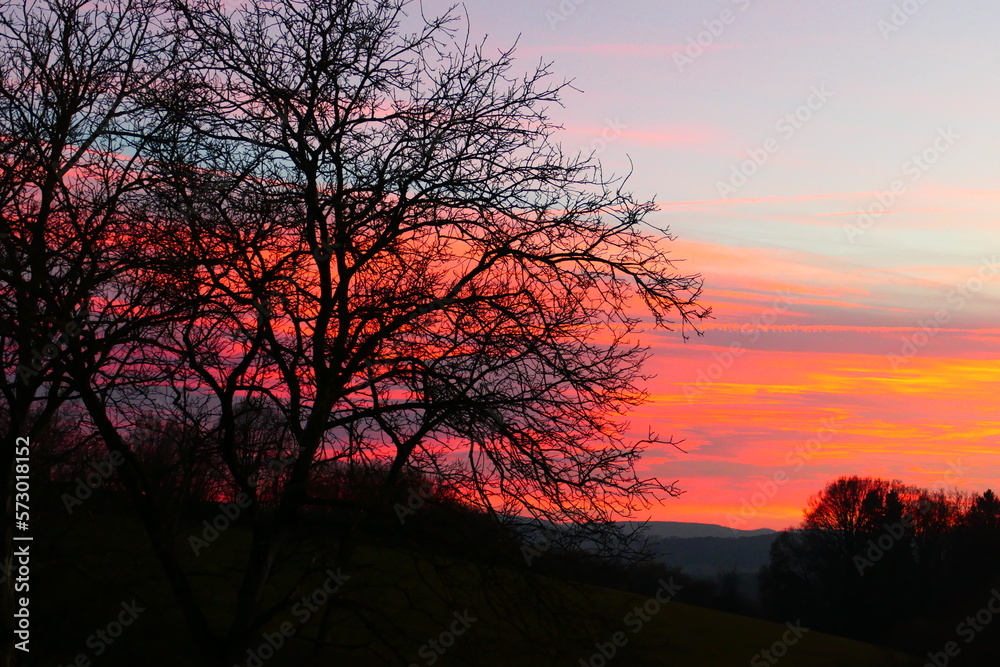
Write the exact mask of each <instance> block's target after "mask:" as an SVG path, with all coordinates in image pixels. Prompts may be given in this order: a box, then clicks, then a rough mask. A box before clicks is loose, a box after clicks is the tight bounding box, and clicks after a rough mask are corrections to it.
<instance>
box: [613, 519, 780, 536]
mask: <svg viewBox="0 0 1000 667" xmlns="http://www.w3.org/2000/svg"><path fill="white" fill-rule="evenodd" d="M623 523H626V524H627V525H631V526H637V525H638V524H636V523H634V522H623ZM646 526H647V527H648V529H647V532H646V534H647V535H648V536H649V537H730V538H733V537H753V536H755V535H776V534H777V531H774V530H771V529H770V528H758V529H757V530H737V529H736V528H727V527H726V526H719V525H716V524H714V523H685V522H683V521H649V522H647V523H646Z"/></svg>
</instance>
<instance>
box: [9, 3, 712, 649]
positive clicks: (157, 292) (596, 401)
mask: <svg viewBox="0 0 1000 667" xmlns="http://www.w3.org/2000/svg"><path fill="white" fill-rule="evenodd" d="M8 7H10V8H13V9H16V11H13V12H8V11H7V9H8ZM410 10H413V11H410ZM456 21H457V16H456V15H455V14H453V13H448V14H446V15H444V16H442V17H439V18H432V19H425V18H424V17H423V16H422V15H421V14H420V12H418V11H416V10H415V7H413V6H412V5H411V4H410V3H409V2H403V1H397V0H370V1H362V0H265V1H262V2H256V3H252V4H248V5H246V6H243V7H241V8H239V9H237V10H233V11H231V10H229V9H227V8H226V7H225V5H224V4H222V3H218V2H212V1H207V0H206V1H201V0H179V1H177V2H174V3H170V4H163V5H161V4H158V3H157V2H156V1H155V0H149V1H145V0H143V1H142V2H129V1H126V0H114V1H112V2H110V3H102V4H101V5H100V6H99V7H95V8H87V7H85V6H83V5H80V4H78V3H70V2H66V1H64V0H49V1H48V2H42V3H39V4H23V5H15V4H14V3H6V4H5V5H4V19H3V23H2V26H3V29H4V33H3V35H2V39H3V45H2V49H3V55H4V56H5V59H4V60H5V63H4V65H3V66H7V63H15V66H14V69H12V70H9V75H5V76H4V77H3V78H2V82H3V83H2V87H3V92H2V96H3V104H4V106H3V108H2V109H0V112H2V113H0V117H2V118H0V122H2V123H3V125H2V128H0V140H3V141H4V142H6V145H5V152H4V160H5V161H6V162H5V171H4V178H5V179H6V180H5V181H4V184H3V185H4V188H6V189H4V190H3V192H2V193H0V194H2V197H3V199H2V203H3V218H4V224H5V225H6V230H5V235H4V240H3V243H4V252H5V259H9V260H10V262H9V263H7V264H4V266H5V269H4V270H5V271H7V268H6V267H9V271H7V272H6V273H4V274H3V275H2V276H0V288H2V289H3V290H4V292H3V302H2V303H3V307H4V308H5V312H4V313H3V315H4V316H5V318H6V320H5V321H8V322H13V323H14V326H13V330H12V331H10V332H7V331H6V330H5V332H4V335H5V336H7V337H6V338H4V355H5V356H4V364H5V371H6V373H7V376H8V377H10V376H12V375H13V373H14V371H15V370H16V368H17V365H18V364H21V365H23V364H24V363H26V362H28V361H30V359H31V352H32V347H33V346H34V345H36V344H37V341H38V340H39V339H40V338H44V337H45V336H47V335H49V333H50V330H51V328H52V327H53V326H55V323H61V322H64V321H79V325H80V329H81V331H82V333H81V334H80V335H79V336H77V337H75V338H72V339H71V340H68V341H67V343H66V347H65V350H64V351H63V352H61V353H60V355H58V356H57V357H55V358H52V359H49V360H48V361H46V363H44V364H43V365H42V369H40V371H39V373H37V374H32V375H30V376H29V381H28V382H27V384H26V385H24V386H20V385H19V386H16V387H15V385H13V384H11V385H9V386H8V388H7V392H6V394H5V400H7V402H8V405H9V406H10V407H11V414H12V415H13V417H12V420H11V422H10V425H9V427H8V428H7V432H6V433H5V438H6V439H5V443H7V444H10V443H13V441H14V439H15V438H16V437H19V436H20V435H23V434H25V433H27V432H29V431H30V429H31V428H33V426H32V425H31V424H29V423H28V419H27V415H28V414H29V410H28V408H29V407H30V406H32V405H33V404H34V403H35V402H37V401H38V400H39V397H41V400H42V401H43V402H44V401H49V402H50V403H51V405H52V409H55V407H57V404H58V403H59V402H61V401H72V402H74V403H75V404H76V405H80V406H83V407H84V408H85V410H86V414H87V419H86V420H85V422H84V423H83V424H82V427H83V428H86V429H89V430H90V431H91V432H93V433H95V434H97V435H98V436H99V437H100V439H101V440H102V441H103V442H104V443H105V445H106V446H107V447H108V448H109V449H110V450H112V451H115V452H118V453H119V454H121V455H122V456H123V457H124V460H125V464H124V465H123V466H122V471H121V472H122V477H123V480H124V483H125V486H126V488H127V490H128V493H129V494H130V496H131V498H132V499H133V502H134V504H135V506H136V507H137V508H138V509H139V510H140V515H141V518H142V521H143V523H144V525H145V528H146V530H147V532H148V534H149V535H150V538H151V543H152V546H153V549H154V552H155V553H156V556H157V558H158V559H159V561H160V564H161V566H162V567H163V570H164V572H165V574H166V576H167V579H168V581H169V583H170V586H171V589H172V591H173V594H174V595H175V597H176V599H177V601H178V604H179V607H180V610H181V612H182V613H183V615H184V617H185V619H186V621H187V623H188V625H189V627H190V629H191V632H192V634H193V636H194V637H195V638H196V640H197V642H198V643H199V645H200V646H201V648H202V650H203V652H204V653H205V654H206V655H208V656H211V657H212V659H213V660H215V661H217V662H218V663H219V664H231V663H232V660H233V659H234V658H235V657H239V656H241V655H242V650H243V648H244V647H245V645H246V644H247V642H249V641H250V640H251V639H252V638H253V636H254V635H255V633H257V632H259V629H260V627H261V625H262V624H263V623H264V622H265V621H266V620H267V619H268V618H270V617H271V616H272V615H273V614H274V610H275V609H276V608H279V607H280V605H281V604H283V603H288V602H289V601H290V600H292V599H293V597H294V594H295V593H296V589H295V588H292V589H290V590H287V591H285V592H284V593H283V594H282V596H283V597H281V598H280V599H279V600H278V601H277V602H275V601H273V600H268V601H266V600H265V592H266V591H267V589H268V586H269V585H271V584H272V582H273V580H274V572H275V568H277V567H278V566H279V565H280V557H281V554H282V549H283V545H285V544H286V543H287V542H288V540H289V539H291V537H292V536H293V535H294V534H295V530H296V525H297V520H298V519H299V518H300V517H301V516H302V513H303V511H304V510H307V509H309V508H315V507H330V506H331V505H340V506H342V507H345V508H346V509H347V510H351V511H353V512H354V513H353V514H352V519H351V521H349V522H347V523H346V524H345V525H344V526H343V527H342V530H341V533H340V548H339V549H338V550H337V555H336V557H337V559H339V560H338V564H340V565H347V564H349V563H350V558H351V554H352V550H353V544H354V542H355V538H356V534H357V529H358V527H359V526H360V525H361V524H362V523H363V522H364V521H365V517H366V516H368V513H370V510H368V509H366V508H364V507H358V506H357V505H356V504H354V505H352V503H353V500H354V499H352V498H351V497H345V496H344V494H340V493H338V492H337V491H336V489H334V488H331V486H332V485H331V484H330V483H329V480H330V479H331V473H330V471H331V470H336V469H347V470H351V471H363V470H366V469H367V470H385V474H384V476H381V477H379V476H376V479H378V480H380V481H379V484H380V485H381V486H380V490H379V494H378V496H377V497H378V498H379V499H380V501H381V503H382V505H383V507H385V508H388V507H390V506H391V502H390V501H391V500H393V498H394V496H395V494H396V493H397V491H398V487H399V484H400V482H402V481H404V480H406V479H413V478H415V477H414V476H429V477H430V478H434V479H436V480H438V481H439V482H441V483H444V484H446V485H447V487H448V488H452V489H457V490H458V492H459V493H461V494H462V496H463V498H464V499H465V500H466V502H467V503H468V504H469V505H471V506H474V507H476V508H478V509H479V510H480V511H483V512H486V513H488V514H491V515H492V516H493V517H494V519H495V520H498V521H502V520H506V519H507V518H508V517H510V516H512V515H524V516H528V517H532V518H534V519H535V520H537V521H539V522H543V521H547V522H569V523H572V524H575V525H577V526H581V527H585V528H587V529H591V533H592V537H593V539H594V540H595V541H596V543H598V544H603V545H613V544H615V543H617V538H618V535H616V533H615V528H614V525H613V524H612V523H611V520H612V519H613V518H615V517H617V516H618V515H628V514H629V513H630V512H632V511H633V510H635V509H636V508H638V507H642V506H644V505H645V504H646V503H648V502H650V501H651V500H653V499H655V498H658V497H659V498H662V497H666V496H670V495H674V494H676V493H677V490H676V489H675V488H674V487H673V485H670V484H664V483H662V482H660V481H659V480H656V479H644V478H641V477H640V476H638V475H637V474H636V471H635V464H636V462H637V460H638V458H639V456H640V455H641V453H642V451H643V449H644V448H645V447H646V446H648V445H649V444H651V443H654V442H666V443H669V442H670V441H669V440H660V439H659V438H656V437H655V436H651V437H650V438H649V439H646V440H642V441H635V440H633V439H630V438H628V437H626V434H625V426H626V425H625V423H624V422H623V421H622V415H623V413H624V412H625V411H626V410H627V409H628V408H630V407H631V406H634V405H636V404H637V403H639V402H640V401H641V400H642V399H643V393H642V391H641V389H640V388H639V382H640V381H641V380H642V379H644V376H643V374H642V363H643V361H644V359H645V356H646V351H645V350H644V349H643V348H642V347H641V346H639V345H637V344H636V342H635V336H634V333H635V331H636V328H637V327H638V326H639V324H640V323H641V321H642V317H640V315H638V314H637V313H638V312H639V311H640V310H644V311H645V317H648V318H650V319H651V320H652V321H653V322H655V324H657V325H659V326H664V327H669V326H671V325H673V324H678V323H679V325H680V326H681V329H682V333H683V334H684V335H685V336H686V335H687V330H688V328H689V327H690V326H691V324H692V321H693V320H694V319H696V318H700V317H704V316H705V315H707V311H706V309H704V308H703V307H702V306H700V305H699V303H698V297H699V295H700V286H701V281H700V278H699V277H698V276H696V275H688V274H684V273H681V272H678V270H677V269H676V266H675V264H674V262H673V261H672V260H671V258H670V256H669V251H668V248H667V241H669V240H670V237H669V235H667V234H666V233H665V232H660V231H658V230H655V229H653V228H652V227H650V226H649V224H648V221H647V220H646V218H647V216H648V214H649V213H650V212H651V211H653V210H654V208H655V206H654V204H653V203H652V202H646V201H639V200H636V199H634V198H633V197H632V196H631V195H630V194H628V193H627V192H625V191H624V190H623V189H622V183H621V181H618V180H615V179H611V178H607V177H605V176H604V175H603V173H602V172H601V170H600V166H599V164H597V163H596V162H595V161H593V160H592V159H591V157H590V156H579V155H578V156H573V155H565V154H564V153H563V152H562V150H561V148H560V147H559V145H558V144H557V143H555V141H554V139H553V132H554V131H555V130H556V127H555V126H554V125H553V124H552V123H551V121H550V120H549V119H548V117H547V115H546V106H547V105H549V104H554V103H557V102H558V101H559V98H560V93H561V92H562V91H563V90H564V88H565V86H566V84H552V83H550V78H551V77H550V74H549V72H548V69H547V67H545V66H540V67H538V68H537V69H535V70H534V71H529V72H527V73H526V74H523V75H521V74H518V73H517V72H516V70H515V67H514V61H513V58H512V52H510V51H507V52H501V53H499V54H498V55H496V56H491V55H488V54H487V52H486V50H485V48H484V47H482V46H477V45H472V44H469V43H468V42H467V41H466V40H465V39H464V37H463V35H462V33H460V32H459V31H458V26H457V23H456ZM52 63H55V66H52ZM42 64H44V66H43V65H42ZM36 91H38V92H36ZM67 96H69V97H67ZM23 276H30V278H28V279H24V278H23ZM43 316H44V317H43ZM46 318H47V319H46ZM43 321H46V322H51V323H52V324H48V325H45V326H43V325H42V324H41V323H42V322H43ZM46 327H48V328H46ZM54 397H55V398H54ZM163 424H171V429H176V432H177V433H180V434H184V436H183V438H184V440H185V443H186V444H185V445H184V446H185V447H188V448H187V449H184V447H181V445H180V443H179V442H177V441H176V440H172V439H171V438H172V436H170V434H169V433H167V432H166V431H165V430H163V429H159V431H158V433H159V435H158V436H157V440H156V444H157V447H154V448H152V449H150V448H149V447H146V450H143V447H142V446H137V444H138V443H137V442H136V440H135V438H134V436H133V434H134V432H135V430H136V429H137V428H140V427H141V428H146V429H147V430H148V429H151V428H154V427H155V428H159V426H157V425H163ZM160 436H163V437H160ZM251 436H253V437H251ZM171 442H174V443H175V444H177V446H178V451H177V452H176V454H175V455H173V456H163V451H162V448H161V447H160V445H163V444H164V443H166V446H168V447H169V446H170V443H171ZM192 442H196V443H197V447H195V448H193V449H192V448H191V447H193V445H191V443H192ZM189 445H190V446H189ZM206 448H207V449H206ZM7 451H8V449H4V452H5V456H6V455H7V454H6V452H7ZM195 451H197V455H195V453H194V452H195ZM154 454H155V456H154ZM206 460H207V461H211V462H213V463H214V465H215V466H216V470H215V471H214V472H213V473H212V478H213V479H212V480H211V481H212V484H209V485H208V487H209V488H218V489H220V490H221V491H220V493H222V494H223V496H222V497H220V499H229V500H232V499H234V498H235V497H237V496H242V495H245V496H246V497H248V498H249V499H250V503H251V504H250V508H249V510H248V517H249V518H248V521H249V524H250V530H251V531H252V538H251V541H250V545H251V546H250V547H249V550H248V552H247V554H246V562H245V567H244V568H243V570H242V573H241V577H242V579H241V583H240V587H239V591H238V594H237V598H236V603H235V605H234V609H235V611H234V613H233V616H232V618H231V619H229V620H230V622H229V623H228V627H226V628H225V629H224V630H222V631H221V632H219V631H218V630H217V629H216V628H214V627H213V626H212V624H210V623H209V622H208V620H207V618H206V615H205V610H204V608H203V607H202V605H201V602H200V601H199V599H198V597H197V595H196V594H195V591H194V589H193V587H192V582H191V579H190V576H189V574H188V573H187V572H185V570H184V567H183V566H182V565H181V562H180V560H179V558H178V554H177V553H176V547H175V545H174V544H173V543H172V542H171V540H170V539H169V536H170V535H171V529H170V525H171V523H170V518H169V517H168V516H165V515H164V511H163V507H164V505H163V503H162V502H161V501H160V500H158V498H159V497H161V496H162V494H163V491H162V490H161V489H160V487H159V486H158V484H157V481H156V479H154V478H153V477H152V476H151V475H152V473H153V471H154V469H153V468H151V467H150V466H151V465H152V464H154V463H155V464H156V465H157V466H160V468H159V469H161V470H170V471H175V472H176V474H178V475H180V476H181V478H183V477H184V476H185V475H187V476H188V477H190V474H191V471H192V470H196V469H197V467H192V466H196V463H195V462H198V463H197V465H203V463H204V461H206ZM274 461H280V464H279V465H278V470H277V474H274V475H267V474H261V470H262V468H264V469H267V468H268V467H271V464H272V463H273V462H274ZM8 463H9V461H8ZM182 464H183V465H182ZM185 466H187V467H185ZM7 470H8V473H9V466H8V468H7ZM185 470H186V471H187V472H185ZM0 472H3V471H2V470H0ZM175 472H171V474H175ZM8 478H9V474H6V475H5V476H4V479H8ZM333 478H334V479H335V478H336V476H335V475H334V476H333ZM215 480H217V485H216V481H215ZM324 480H325V481H324ZM213 485H216V486H213ZM5 525H6V524H5ZM5 530H6V529H5ZM8 537H9V536H8ZM8 543H9V540H8Z"/></svg>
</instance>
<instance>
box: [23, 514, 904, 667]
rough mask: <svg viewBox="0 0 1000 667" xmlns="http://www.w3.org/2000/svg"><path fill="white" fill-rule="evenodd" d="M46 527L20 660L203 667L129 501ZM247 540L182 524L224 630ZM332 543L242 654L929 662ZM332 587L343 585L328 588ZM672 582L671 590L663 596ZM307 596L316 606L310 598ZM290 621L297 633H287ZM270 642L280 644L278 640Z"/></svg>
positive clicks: (696, 663)
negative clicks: (341, 549) (194, 538)
mask: <svg viewBox="0 0 1000 667" xmlns="http://www.w3.org/2000/svg"><path fill="white" fill-rule="evenodd" d="M94 509H95V510H96V508H94ZM41 526H42V528H40V530H44V532H45V535H44V539H41V536H40V537H39V538H36V540H37V541H36V544H37V545H38V546H39V547H40V549H39V551H38V558H39V564H38V567H37V569H36V570H35V573H34V575H33V580H34V582H35V587H34V590H35V597H34V598H33V604H32V609H33V613H34V619H35V621H34V622H35V627H36V635H35V642H36V643H35V646H33V651H32V659H31V660H29V661H28V662H25V663H24V664H30V665H70V664H74V661H79V657H78V656H80V655H83V656H85V658H86V659H88V660H90V661H91V664H94V665H112V666H114V665H128V666H130V667H139V666H149V667H160V666H167V665H169V666H186V665H201V664H203V662H202V661H201V658H200V657H199V655H198V653H197V652H196V651H195V649H194V648H193V645H192V642H191V639H190V637H189V635H188V633H187V631H186V629H185V626H184V624H183V620H182V618H181V616H180V614H179V613H178V612H177V610H176V605H175V604H174V602H173V598H172V595H171V593H170V589H169V588H168V587H167V585H166V583H165V581H164V578H163V577H162V575H161V573H160V570H159V566H158V565H157V563H156V561H155V559H154V557H153V555H152V552H151V551H150V549H149V547H148V545H147V542H146V539H145V536H144V534H143V533H142V532H141V530H140V529H139V527H138V525H137V524H136V522H135V521H134V520H132V519H131V518H129V516H128V515H127V514H126V513H123V512H120V511H102V512H100V513H98V512H96V511H95V512H94V514H91V515H89V516H88V515H86V514H81V515H77V516H75V517H74V520H73V521H72V522H71V523H65V517H59V516H58V515H55V516H54V517H53V520H51V521H43V522H41ZM248 539H249V535H248V532H247V531H246V530H244V529H241V528H237V527H234V528H230V529H229V530H227V531H225V532H223V533H222V534H221V535H220V537H219V538H218V540H216V541H214V542H212V543H211V544H210V545H209V546H207V547H205V548H203V549H202V552H201V554H200V555H199V556H198V557H195V555H194V553H193V551H192V550H191V549H190V548H189V546H188V540H187V535H183V534H182V535H178V537H177V540H178V542H177V544H178V548H179V549H180V550H182V551H183V552H184V553H186V554H187V556H186V559H185V561H186V562H185V567H186V568H187V570H188V571H189V572H191V573H192V575H193V580H194V584H195V590H196V591H197V594H198V596H199V597H200V599H201V602H202V605H203V608H204V609H205V610H206V612H207V614H208V616H209V618H210V619H211V620H212V622H213V624H215V625H216V631H221V630H222V629H223V627H224V622H225V619H226V618H227V617H228V616H229V615H230V614H231V613H232V612H233V609H234V606H235V598H234V593H233V591H234V590H235V587H236V584H237V582H238V580H239V562H240V554H241V553H242V552H243V551H244V550H245V549H246V547H247V544H248ZM328 548H329V538H328V537H324V536H323V535H322V534H320V535H318V536H316V537H315V538H314V539H311V540H309V541H306V542H303V543H302V544H301V545H299V547H298V548H297V549H296V550H295V551H293V552H290V553H289V554H288V558H287V560H285V561H284V563H283V566H282V567H281V569H280V570H279V571H278V576H277V577H276V581H275V585H274V586H273V588H272V595H273V598H274V599H277V597H278V595H279V594H280V593H281V592H284V591H287V590H292V589H294V590H295V600H298V601H300V604H299V605H298V606H297V607H296V606H293V607H291V608H285V609H283V610H281V611H279V612H278V613H277V614H276V615H275V616H274V618H273V619H272V621H271V622H270V623H269V624H268V625H267V626H266V627H264V628H262V629H261V631H260V642H259V645H258V647H257V648H256V649H253V650H252V652H251V653H250V654H248V655H247V656H246V657H245V659H244V660H243V661H241V662H239V663H238V664H239V665H241V666H242V665H250V666H255V665H269V666H279V665H338V666H340V665H359V666H367V665H402V666H404V667H409V666H411V665H421V666H422V665H431V664H433V665H438V666H449V665H454V666H480V665H481V666H484V667H494V666H495V667H510V666H512V665H517V666H522V665H523V666H524V667H533V666H536V665H537V666H538V667H543V666H544V667H547V666H550V665H566V666H567V667H575V666H579V665H595V666H600V665H604V664H607V665H623V666H628V667H643V666H647V665H648V666H659V665H664V666H667V665H672V666H677V667H688V666H690V667H714V666H720V667H723V666H725V667H729V666H736V665H751V666H752V667H754V666H757V665H771V664H781V665H782V666H787V667H807V666H829V667H834V666H844V667H868V666H870V667H876V666H878V667H881V666H885V667H889V666H891V665H892V666H899V667H904V666H907V667H909V666H911V665H912V666H914V667H919V665H920V664H921V663H920V662H919V661H916V660H912V659H909V660H908V659H906V658H905V657H903V656H900V655H895V654H892V653H890V652H888V651H886V650H883V649H879V648H876V647H873V646H870V645H866V644H862V643H858V642H854V641H849V640H845V639H841V638H837V637H832V636H829V635H824V634H821V633H818V632H812V631H805V632H803V630H801V629H800V630H799V631H798V632H794V631H792V630H790V629H789V627H786V626H783V625H779V624H774V623H768V622H764V621H760V620H755V619H750V618H745V617H740V616H735V615H731V614H725V613H721V612H717V611H712V610H708V609H701V608H698V607H692V606H688V605H684V604H681V603H677V602H673V601H669V602H666V603H660V602H659V601H656V600H655V599H654V598H643V597H640V596H635V595H630V594H627V593H622V592H618V591H611V590H607V589H601V588H595V587H586V586H571V585H568V584H566V583H564V582H561V581H557V580H553V579H551V578H546V577H532V578H531V579H530V580H528V581H525V580H524V578H523V577H521V576H518V575H515V574H513V573H511V572H510V571H509V570H506V569H504V568H493V567H487V566H482V565H477V566H474V565H472V564H470V563H469V562H467V561H464V560H459V559H454V558H450V557H448V555H447V554H442V553H432V552H427V551H425V552H421V553H414V552H411V551H406V550H401V549H399V548H393V547H388V546H384V545H383V546H377V545H374V544H368V545H365V546H363V547H362V548H360V549H359V550H358V552H357V554H356V556H355V557H354V558H353V559H352V562H351V564H350V566H349V567H348V568H343V570H342V571H341V572H340V573H339V574H338V573H337V571H336V570H331V571H330V573H329V574H328V573H326V571H325V568H324V563H323V562H322V560H321V557H322V554H323V553H324V551H325V550H327V549H328ZM305 572H310V574H308V575H307V576H305V577H304V578H303V576H302V575H303V573H305ZM530 574H531V573H530V572H529V576H530ZM331 575H337V576H336V577H335V578H334V577H332V576H331ZM665 583H669V582H665ZM324 584H326V585H327V590H329V589H336V590H335V592H334V593H333V594H332V595H330V596H326V595H323V594H319V591H322V590H324V589H323V586H324ZM338 586H339V587H338ZM668 595H669V592H668V591H667V590H666V589H664V591H663V595H662V597H664V598H666V597H667V596H668ZM303 597H304V598H305V599H306V600H307V601H308V602H309V603H311V604H312V605H313V609H312V610H310V607H309V606H308V605H304V604H301V600H302V598H303ZM326 597H329V601H327V600H326V599H323V598H326ZM133 601H134V604H133ZM129 605H132V607H130V608H131V609H141V611H139V612H138V613H137V614H135V618H134V620H131V622H130V624H129V625H128V626H127V627H125V628H124V629H123V630H122V632H121V633H120V636H118V637H116V638H114V639H113V641H110V642H104V641H103V640H102V639H101V635H100V634H97V633H98V631H101V630H109V629H111V630H113V629H114V628H109V627H108V626H109V624H112V623H113V622H114V621H115V619H116V618H118V617H119V616H120V615H121V614H122V613H124V612H123V609H125V608H127V607H129ZM790 620H791V621H793V622H794V620H795V619H790ZM793 625H794V623H793ZM283 628H284V630H285V631H286V633H287V631H289V630H290V631H291V632H290V634H288V637H287V638H285V637H284V635H281V633H282V629H283ZM279 635H280V636H281V639H280V641H279V640H276V638H277V637H279ZM104 636H108V635H107V633H105V635H104ZM321 636H322V637H324V638H325V640H326V642H327V646H325V647H324V648H323V649H322V650H317V649H316V648H315V642H314V641H310V640H312V639H315V638H317V637H321ZM268 637H270V638H271V640H270V641H269V640H268V639H267V638H268ZM785 639H787V640H794V641H788V642H787V643H784V641H783V640H785ZM432 642H433V643H432ZM274 643H280V644H281V646H280V648H279V649H278V650H269V649H270V647H269V646H268V645H269V644H274ZM260 646H265V648H264V649H260V648H259V647H260ZM765 650H769V651H772V653H771V654H770V656H768V655H765V654H764V653H762V651H765ZM605 656H607V657H605ZM779 656H780V659H779ZM769 658H770V660H769ZM258 660H259V662H258ZM772 660H773V662H772ZM77 664H84V663H80V662H77Z"/></svg>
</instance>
